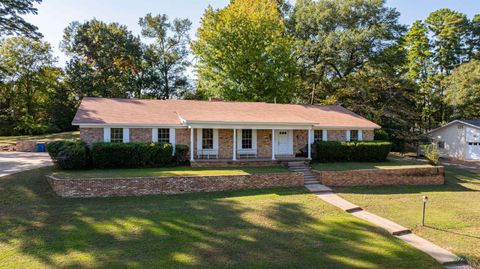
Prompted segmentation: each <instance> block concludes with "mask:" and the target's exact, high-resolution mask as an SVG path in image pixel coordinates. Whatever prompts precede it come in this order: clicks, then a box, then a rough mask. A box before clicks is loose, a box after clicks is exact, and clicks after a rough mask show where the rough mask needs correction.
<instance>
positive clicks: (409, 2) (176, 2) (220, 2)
mask: <svg viewBox="0 0 480 269" xmlns="http://www.w3.org/2000/svg"><path fill="white" fill-rule="evenodd" d="M339 1H341V0H339ZM228 2H229V0H155V1H153V0H150V1H148V0H134V1H132V0H120V1H119V0H43V3H41V4H40V5H38V15H29V16H27V17H26V18H27V20H28V21H30V22H31V23H33V24H35V25H36V26H38V27H39V29H40V32H41V33H42V34H43V35H44V37H45V40H46V41H48V42H50V43H51V44H52V46H53V47H54V50H55V55H56V56H58V57H59V65H62V66H63V65H64V63H65V61H66V57H65V56H64V55H63V53H62V52H60V50H59V49H58V45H59V43H60V41H61V39H62V34H63V29H64V28H65V27H66V26H67V25H68V24H69V23H70V22H71V21H75V20H77V21H85V20H89V19H92V18H94V17H95V18H97V19H100V20H102V21H106V22H119V23H121V24H124V25H127V26H128V28H129V29H130V30H132V31H133V32H134V34H140V27H139V26H138V18H140V17H142V16H144V15H145V14H147V13H152V14H167V15H168V16H169V17H170V18H175V17H178V18H188V19H190V20H191V21H192V23H193V25H192V31H191V37H192V38H194V35H195V31H196V29H197V27H198V26H199V23H200V18H201V16H202V14H203V11H204V10H205V8H206V7H207V6H208V5H211V6H213V7H214V8H220V7H224V6H225V5H227V4H228ZM292 2H294V1H293V0H292ZM387 5H388V6H390V7H394V8H396V9H397V10H398V11H399V12H400V13H401V17H400V22H401V23H403V24H411V23H412V22H413V21H415V20H419V19H420V20H423V19H425V18H426V17H427V16H428V14H429V13H430V12H432V11H435V10H437V9H440V8H450V9H453V10H456V11H459V12H463V13H465V14H467V16H468V17H469V18H471V17H473V15H474V14H477V13H480V0H387Z"/></svg>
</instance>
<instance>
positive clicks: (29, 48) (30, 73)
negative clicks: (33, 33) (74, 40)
mask: <svg viewBox="0 0 480 269" xmlns="http://www.w3.org/2000/svg"><path fill="white" fill-rule="evenodd" d="M0 55H1V57H0V66H1V67H2V69H3V70H4V72H3V75H4V82H5V83H6V84H11V85H13V86H14V87H15V92H14V94H18V95H19V96H21V97H22V102H23V104H24V105H25V113H26V115H28V116H33V115H34V113H35V101H36V98H37V97H38V95H37V92H38V91H39V90H40V89H42V87H39V84H41V83H42V75H43V72H44V71H45V70H46V69H48V68H50V67H51V66H52V65H53V64H54V63H55V58H54V57H53V55H52V49H51V46H50V44H48V43H45V42H42V41H35V40H31V39H28V38H26V37H22V36H19V37H12V38H8V39H6V40H5V41H3V42H2V43H1V44H0Z"/></svg>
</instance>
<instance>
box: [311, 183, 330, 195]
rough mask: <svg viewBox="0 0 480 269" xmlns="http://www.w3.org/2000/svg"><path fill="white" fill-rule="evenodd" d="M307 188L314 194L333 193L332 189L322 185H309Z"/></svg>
mask: <svg viewBox="0 0 480 269" xmlns="http://www.w3.org/2000/svg"><path fill="white" fill-rule="evenodd" d="M305 187H306V188H307V189H309V190H310V191H311V192H314V193H332V189H330V188H329V187H327V186H325V185H322V184H320V183H315V184H307V185H305Z"/></svg>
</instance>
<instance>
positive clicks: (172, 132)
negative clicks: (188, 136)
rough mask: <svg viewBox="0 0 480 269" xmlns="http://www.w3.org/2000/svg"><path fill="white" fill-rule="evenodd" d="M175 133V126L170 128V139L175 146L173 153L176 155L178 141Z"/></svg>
mask: <svg viewBox="0 0 480 269" xmlns="http://www.w3.org/2000/svg"><path fill="white" fill-rule="evenodd" d="M175 135H176V131H175V128H170V136H169V139H170V144H172V147H173V151H172V155H175V144H176V143H177V142H176V136H175Z"/></svg>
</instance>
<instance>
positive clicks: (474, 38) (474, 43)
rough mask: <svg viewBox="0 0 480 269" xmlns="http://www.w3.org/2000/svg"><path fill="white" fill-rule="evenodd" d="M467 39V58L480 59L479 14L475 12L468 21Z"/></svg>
mask: <svg viewBox="0 0 480 269" xmlns="http://www.w3.org/2000/svg"><path fill="white" fill-rule="evenodd" d="M468 30H469V37H468V40H467V48H468V60H471V59H477V60H480V14H476V15H475V16H474V17H473V18H472V20H471V21H470V23H469V27H468Z"/></svg>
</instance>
